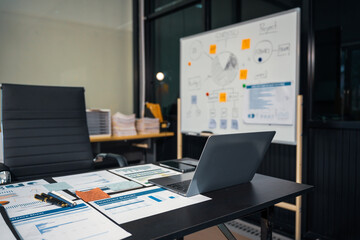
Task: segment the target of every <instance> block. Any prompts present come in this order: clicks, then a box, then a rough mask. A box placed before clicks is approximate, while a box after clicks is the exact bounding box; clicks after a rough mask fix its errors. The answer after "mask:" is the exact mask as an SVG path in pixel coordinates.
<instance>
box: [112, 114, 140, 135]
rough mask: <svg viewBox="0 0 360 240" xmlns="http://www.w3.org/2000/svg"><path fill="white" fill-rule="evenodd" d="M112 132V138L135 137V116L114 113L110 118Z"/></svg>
mask: <svg viewBox="0 0 360 240" xmlns="http://www.w3.org/2000/svg"><path fill="white" fill-rule="evenodd" d="M112 130H113V131H112V134H113V135H114V136H131V135H136V129H135V114H130V115H125V114H122V113H119V112H117V113H115V114H114V115H113V116H112Z"/></svg>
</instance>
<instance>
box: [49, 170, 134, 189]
mask: <svg viewBox="0 0 360 240" xmlns="http://www.w3.org/2000/svg"><path fill="white" fill-rule="evenodd" d="M54 180H55V181H56V182H59V183H60V182H65V183H68V184H69V185H71V187H70V188H69V190H70V191H71V192H73V193H75V191H89V190H91V189H94V188H97V187H98V188H100V189H101V190H103V191H104V192H106V193H111V192H115V191H114V190H113V189H112V188H111V187H112V186H114V184H118V185H121V186H124V187H125V186H128V187H129V188H128V189H131V188H134V187H135V186H133V185H129V184H127V183H128V182H129V180H127V179H124V178H122V177H120V176H118V175H115V174H113V173H110V172H108V171H105V170H103V171H97V172H89V173H81V174H74V175H68V176H64V177H54ZM137 187H139V185H137ZM121 190H126V188H123V189H121Z"/></svg>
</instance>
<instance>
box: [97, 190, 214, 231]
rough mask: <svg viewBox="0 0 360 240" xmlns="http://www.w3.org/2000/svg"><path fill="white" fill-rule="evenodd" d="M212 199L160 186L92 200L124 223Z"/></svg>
mask: <svg viewBox="0 0 360 240" xmlns="http://www.w3.org/2000/svg"><path fill="white" fill-rule="evenodd" d="M208 200H211V198H208V197H205V196H203V195H196V196H193V197H183V196H180V195H178V194H176V193H173V192H170V191H168V190H165V189H163V188H159V187H149V188H143V189H138V190H133V191H130V192H126V193H119V194H114V195H112V196H111V198H107V199H103V200H98V201H94V202H90V204H91V205H92V206H94V207H95V208H97V209H98V210H100V211H101V212H102V213H104V214H105V215H106V216H108V217H110V218H111V219H113V220H114V221H115V222H116V223H118V224H122V223H126V222H131V221H134V220H137V219H141V218H145V217H149V216H153V215H156V214H159V213H163V212H167V211H171V210H175V209H178V208H182V207H185V206H189V205H193V204H197V203H201V202H204V201H208Z"/></svg>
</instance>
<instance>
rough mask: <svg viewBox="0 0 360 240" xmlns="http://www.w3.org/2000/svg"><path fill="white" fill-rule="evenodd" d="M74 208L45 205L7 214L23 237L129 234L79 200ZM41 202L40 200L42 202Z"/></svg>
mask: <svg viewBox="0 0 360 240" xmlns="http://www.w3.org/2000/svg"><path fill="white" fill-rule="evenodd" d="M76 203H77V205H76V206H75V207H65V208H60V207H58V206H54V205H48V204H45V205H44V206H43V207H42V208H41V209H31V210H29V211H28V212H27V213H26V214H22V213H20V214H16V215H13V216H12V217H10V220H11V222H12V224H13V225H14V227H15V229H16V230H17V232H18V233H19V234H20V235H21V236H22V238H25V239H30V240H31V239H61V240H63V239H66V240H70V239H114V240H115V239H124V238H126V237H129V236H131V234H130V233H128V232H126V231H125V230H124V229H122V228H120V227H119V226H117V225H116V224H114V223H113V222H111V221H110V220H109V219H107V218H106V217H105V216H103V215H102V214H101V213H99V212H97V211H96V210H95V209H93V208H92V207H90V206H89V205H87V204H86V203H84V202H83V201H81V200H77V201H76ZM42 204H44V203H42Z"/></svg>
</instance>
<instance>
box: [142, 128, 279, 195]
mask: <svg viewBox="0 0 360 240" xmlns="http://www.w3.org/2000/svg"><path fill="white" fill-rule="evenodd" d="M274 135H275V131H270V132H253V133H235V134H223V135H212V136H210V137H209V138H208V140H207V142H206V144H205V147H204V149H203V151H202V153H201V156H200V159H199V163H198V166H197V167H196V170H195V171H194V172H191V173H184V174H181V175H175V176H169V177H164V178H156V179H151V180H149V182H151V183H153V184H155V185H157V186H160V187H163V188H166V189H168V190H170V191H173V192H176V193H178V194H181V195H183V196H187V197H190V196H194V195H196V194H199V193H205V192H209V191H213V190H217V189H221V188H225V187H229V186H233V185H237V184H241V183H245V182H249V181H251V180H252V178H253V177H254V175H255V173H256V170H257V168H258V167H259V165H260V163H261V161H262V160H263V158H264V156H265V153H266V151H267V149H268V148H269V146H270V143H271V140H272V139H273V137H274Z"/></svg>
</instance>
